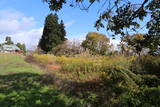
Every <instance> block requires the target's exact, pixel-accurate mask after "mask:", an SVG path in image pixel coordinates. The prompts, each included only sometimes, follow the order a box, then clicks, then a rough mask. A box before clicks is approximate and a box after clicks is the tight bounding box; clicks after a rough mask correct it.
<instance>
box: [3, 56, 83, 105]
mask: <svg viewBox="0 0 160 107" xmlns="http://www.w3.org/2000/svg"><path fill="white" fill-rule="evenodd" d="M47 75H48V74H47V73H46V72H44V71H43V70H41V69H40V68H39V67H37V66H35V65H33V64H29V63H27V62H26V61H25V57H23V56H20V55H14V54H0V107H66V106H72V107H75V106H77V107H78V106H79V105H81V102H83V99H82V100H81V99H78V98H76V97H74V96H70V95H69V94H67V93H65V92H63V91H60V90H58V89H57V88H56V87H54V85H53V84H52V81H49V80H50V79H49V80H48V77H49V76H47Z"/></svg>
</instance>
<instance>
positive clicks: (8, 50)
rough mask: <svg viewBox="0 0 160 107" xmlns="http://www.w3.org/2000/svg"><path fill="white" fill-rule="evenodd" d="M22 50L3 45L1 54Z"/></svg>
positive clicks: (14, 46)
mask: <svg viewBox="0 0 160 107" xmlns="http://www.w3.org/2000/svg"><path fill="white" fill-rule="evenodd" d="M20 51H21V50H20V49H19V48H18V47H17V46H16V45H2V46H1V47H0V52H20Z"/></svg>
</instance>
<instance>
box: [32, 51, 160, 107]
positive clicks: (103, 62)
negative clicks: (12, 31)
mask: <svg viewBox="0 0 160 107" xmlns="http://www.w3.org/2000/svg"><path fill="white" fill-rule="evenodd" d="M32 57H33V58H34V59H35V60H38V61H39V62H41V63H43V64H48V65H52V64H57V65H60V66H61V67H60V69H59V70H58V71H56V72H58V73H60V76H64V77H65V76H68V77H69V76H70V75H72V78H69V80H71V81H73V82H75V80H76V79H79V78H81V77H83V78H81V81H78V82H77V81H76V83H77V84H80V83H83V84H84V87H81V86H80V85H77V86H76V87H77V88H84V89H81V90H83V91H84V90H85V92H83V91H77V90H74V91H77V92H73V90H72V86H73V87H74V85H72V86H71V87H70V88H68V89H67V90H68V92H70V93H71V95H73V96H77V97H79V98H81V99H83V101H82V102H81V105H80V106H82V107H85V106H89V105H90V106H94V107H98V106H100V107H102V106H104V107H106V106H115V107H118V106H120V107H121V106H123V107H151V106H152V107H158V106H159V105H160V78H159V77H160V56H142V57H135V56H130V57H125V56H90V57H89V56H87V57H86V56H82V55H79V56H76V57H65V56H57V57H56V56H52V55H39V54H34V55H33V56H32ZM53 72H54V71H53ZM93 74H95V75H93ZM88 75H90V76H92V79H90V78H89V76H88ZM97 75H98V77H99V78H98V79H97ZM95 78H96V79H95ZM65 79H68V78H67V77H66V78H65ZM88 82H90V83H92V82H93V83H94V84H93V85H94V86H93V87H91V89H89V88H88V87H89V86H88ZM95 82H96V83H95ZM100 84H102V86H101V85H100ZM96 86H100V87H98V88H97V89H93V88H96ZM93 90H94V91H93ZM77 93H78V94H77Z"/></svg>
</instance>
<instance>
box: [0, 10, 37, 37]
mask: <svg viewBox="0 0 160 107" xmlns="http://www.w3.org/2000/svg"><path fill="white" fill-rule="evenodd" d="M35 24H36V22H35V20H34V18H33V17H27V16H25V15H24V14H23V13H21V12H18V11H15V10H13V9H6V10H0V34H12V33H17V32H21V31H26V30H29V29H30V28H33V27H34V26H35Z"/></svg>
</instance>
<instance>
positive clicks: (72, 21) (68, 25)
mask: <svg viewBox="0 0 160 107" xmlns="http://www.w3.org/2000/svg"><path fill="white" fill-rule="evenodd" d="M74 23H75V21H74V20H71V21H69V22H66V23H65V26H66V27H70V26H72V25H73V24H74Z"/></svg>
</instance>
